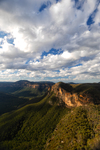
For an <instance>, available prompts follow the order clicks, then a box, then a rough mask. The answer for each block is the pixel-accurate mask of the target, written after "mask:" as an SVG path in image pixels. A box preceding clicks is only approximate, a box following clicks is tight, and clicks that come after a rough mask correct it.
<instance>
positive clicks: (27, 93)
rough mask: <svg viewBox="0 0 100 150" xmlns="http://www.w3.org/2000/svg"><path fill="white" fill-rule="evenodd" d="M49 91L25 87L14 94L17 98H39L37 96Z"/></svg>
mask: <svg viewBox="0 0 100 150" xmlns="http://www.w3.org/2000/svg"><path fill="white" fill-rule="evenodd" d="M46 91H47V89H41V90H40V89H39V88H29V87H25V88H23V89H21V90H18V91H15V92H13V93H12V94H14V95H16V96H20V97H27V98H30V99H31V98H33V97H37V96H42V95H43V94H45V92H46Z"/></svg>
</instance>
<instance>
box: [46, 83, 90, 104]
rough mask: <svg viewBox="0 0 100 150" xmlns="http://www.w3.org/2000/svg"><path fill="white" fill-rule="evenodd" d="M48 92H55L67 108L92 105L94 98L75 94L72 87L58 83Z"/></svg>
mask: <svg viewBox="0 0 100 150" xmlns="http://www.w3.org/2000/svg"><path fill="white" fill-rule="evenodd" d="M61 86H62V87H61ZM48 91H51V92H54V93H55V94H56V96H57V97H59V99H61V100H62V101H63V102H64V103H65V104H66V106H70V107H76V106H82V105H85V104H88V103H92V97H91V96H90V95H88V94H87V95H82V94H78V93H73V89H72V87H71V86H70V85H68V84H66V83H56V84H54V85H53V86H52V87H51V88H49V89H48Z"/></svg>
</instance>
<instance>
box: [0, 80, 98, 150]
mask: <svg viewBox="0 0 100 150" xmlns="http://www.w3.org/2000/svg"><path fill="white" fill-rule="evenodd" d="M28 84H29V85H28ZM31 84H33V83H31V82H27V81H18V82H16V83H14V84H13V85H12V83H7V84H6V83H5V84H4V89H6V88H7V89H9V90H8V91H9V93H10V94H7V93H0V115H1V116H0V150H99V149H100V105H90V104H89V105H87V106H81V107H76V108H70V109H69V108H66V107H65V104H64V102H63V101H62V100H61V99H59V98H57V97H56V96H55V95H56V94H54V93H53V92H50V91H49V92H48V93H47V92H46V91H47V87H48V85H47V83H46V84H45V83H40V84H39V86H36V88H34V86H33V88H32V87H31ZM51 84H52V83H51ZM27 85H28V86H27ZM8 87H9V88H8ZM58 87H61V88H63V89H64V90H66V91H67V92H70V93H77V94H79V95H82V96H83V97H89V98H90V101H92V102H93V103H94V104H100V84H96V83H95V84H73V85H72V84H66V83H63V82H59V83H57V84H55V85H54V88H55V89H56V91H57V90H58ZM0 88H1V89H2V84H0ZM13 88H14V89H13ZM45 92H46V93H45ZM11 93H13V94H11ZM44 93H45V94H44ZM21 97H22V98H21ZM5 112H8V113H5ZM3 113H5V114H3Z"/></svg>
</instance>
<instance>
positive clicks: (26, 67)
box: [0, 0, 100, 80]
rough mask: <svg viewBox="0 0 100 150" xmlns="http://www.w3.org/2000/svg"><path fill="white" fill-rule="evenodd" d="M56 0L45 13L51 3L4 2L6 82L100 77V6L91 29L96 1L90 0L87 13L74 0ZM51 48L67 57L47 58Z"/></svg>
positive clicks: (1, 27) (0, 66)
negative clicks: (91, 16)
mask: <svg viewBox="0 0 100 150" xmlns="http://www.w3.org/2000/svg"><path fill="white" fill-rule="evenodd" d="M50 1H51V3H52V4H51V6H50V7H48V8H46V9H45V10H43V11H42V12H39V9H40V7H41V5H42V4H43V3H46V2H47V0H45V1H44V0H38V1H31V0H24V1H23V0H22V1H19V0H18V1H13V0H9V1H7V0H4V1H0V31H4V32H5V33H7V35H5V36H4V37H1V38H0V43H1V47H0V70H1V72H0V79H2V80H3V79H11V80H12V79H13V80H14V79H15V80H17V79H19V78H23V77H24V78H26V79H32V80H39V79H40V80H41V79H42V80H45V79H52V80H57V79H55V78H59V79H61V77H63V79H62V80H68V79H69V80H71V79H72V80H73V79H74V80H78V79H79V80H83V76H84V79H91V80H92V79H99V71H100V70H99V64H100V42H99V41H100V26H99V24H98V23H99V22H100V21H99V16H100V15H99V14H100V6H98V12H97V14H96V17H95V18H94V21H95V23H94V24H93V25H91V30H90V31H89V29H88V26H87V24H86V23H87V20H88V18H89V16H90V15H91V14H92V13H93V11H94V10H95V9H96V0H87V1H86V0H85V1H84V3H83V4H82V8H81V9H77V8H76V7H78V6H79V5H80V4H79V3H78V4H77V6H76V7H75V2H74V0H73V1H72V0H67V1H66V0H62V1H60V2H59V3H56V1H54V0H50ZM8 39H13V43H9V42H8ZM51 48H55V49H62V50H63V53H61V54H56V55H53V54H52V53H51V54H48V55H47V56H44V57H43V59H41V54H42V53H43V52H44V51H46V52H49V50H50V49H51ZM79 64H81V66H80V65H79ZM78 65H79V66H78ZM2 70H5V71H3V72H2ZM15 70H16V71H17V73H16V72H15ZM58 70H59V71H58ZM53 78H54V79H53Z"/></svg>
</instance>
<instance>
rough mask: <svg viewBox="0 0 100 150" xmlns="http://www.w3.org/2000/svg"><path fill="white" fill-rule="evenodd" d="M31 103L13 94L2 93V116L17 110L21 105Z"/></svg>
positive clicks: (0, 99) (0, 96)
mask: <svg viewBox="0 0 100 150" xmlns="http://www.w3.org/2000/svg"><path fill="white" fill-rule="evenodd" d="M27 101H29V100H28V99H26V98H19V97H16V96H14V95H11V94H6V93H1V92H0V115H1V114H3V113H6V112H9V111H12V110H15V109H17V108H18V107H19V106H20V105H22V104H24V103H26V102H27Z"/></svg>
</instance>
